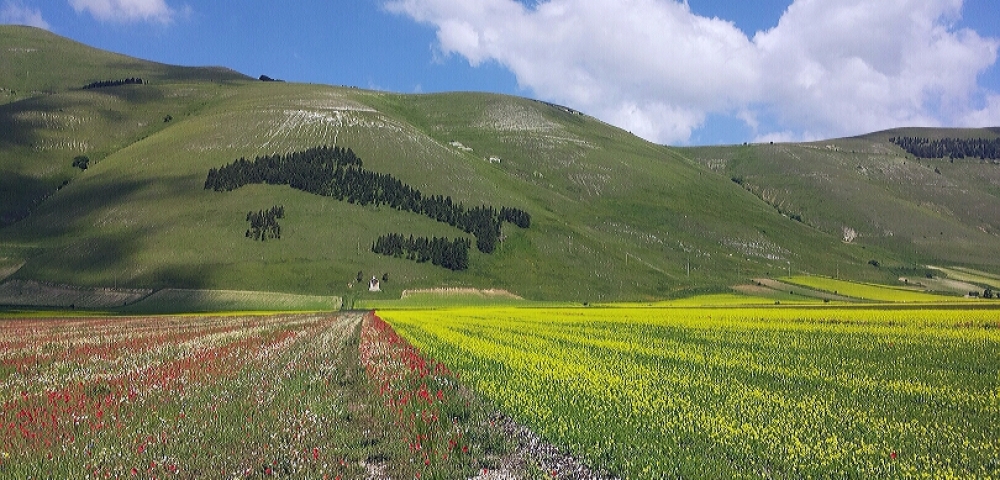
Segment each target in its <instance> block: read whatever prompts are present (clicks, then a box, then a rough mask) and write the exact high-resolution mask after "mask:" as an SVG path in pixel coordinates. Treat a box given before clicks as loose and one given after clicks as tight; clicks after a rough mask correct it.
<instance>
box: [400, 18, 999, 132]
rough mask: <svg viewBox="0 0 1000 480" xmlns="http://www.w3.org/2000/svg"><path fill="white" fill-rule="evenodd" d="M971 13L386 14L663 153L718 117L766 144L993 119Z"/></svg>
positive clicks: (446, 50)
mask: <svg viewBox="0 0 1000 480" xmlns="http://www.w3.org/2000/svg"><path fill="white" fill-rule="evenodd" d="M961 7H962V1H961V0H885V1H878V2H872V1H870V0H841V1H837V2H829V1H825V0H795V1H794V3H792V4H791V6H790V7H789V8H788V9H787V10H786V11H785V13H784V14H783V15H782V17H781V19H780V20H779V22H778V25H777V26H776V27H774V28H772V29H770V30H768V31H763V32H756V33H755V34H754V35H753V36H749V35H747V34H746V33H745V32H743V31H742V30H740V29H739V28H737V27H736V25H735V24H734V23H732V22H730V21H727V20H723V19H718V18H711V19H710V18H705V17H701V16H698V15H696V14H694V13H693V12H692V11H691V10H690V8H689V7H688V5H687V3H686V2H678V1H675V0H543V1H540V2H536V3H534V4H533V5H532V6H526V5H524V4H523V3H521V2H518V1H516V0H479V1H475V2H468V1H463V0H392V1H390V2H388V3H387V4H386V8H387V9H388V10H389V11H391V12H395V13H398V14H402V15H406V16H409V17H410V18H412V19H414V20H415V21H417V22H421V23H425V24H428V25H431V26H432V27H434V28H435V29H436V31H437V43H438V44H437V48H439V49H440V51H441V53H443V54H445V55H460V56H461V57H464V58H465V59H467V60H468V61H469V63H470V64H472V65H474V66H475V65H479V64H481V63H483V62H489V61H493V62H497V63H499V64H501V65H503V66H504V67H505V68H507V69H509V70H510V71H512V72H513V73H514V75H515V76H516V78H517V81H518V83H519V84H520V85H521V86H522V87H524V88H528V89H530V90H532V91H533V92H535V94H537V95H538V96H539V97H542V98H545V99H547V100H552V101H557V102H563V103H567V104H569V105H572V106H574V107H576V108H580V109H583V110H586V111H588V112H590V113H592V114H594V115H595V116H597V117H599V118H602V119H604V120H606V121H608V122H610V123H613V124H616V125H618V126H621V127H623V128H626V129H628V130H631V131H633V133H636V134H638V135H641V136H643V137H645V138H648V139H650V140H653V141H657V142H663V143H683V142H685V141H687V140H689V139H690V137H691V134H692V132H693V131H695V130H697V129H698V128H700V127H701V126H703V125H704V124H705V122H706V118H707V117H708V116H709V115H710V114H714V115H727V116H731V117H733V118H738V119H741V120H743V121H744V122H745V123H746V124H747V125H748V126H749V127H750V128H751V129H753V130H755V132H756V134H755V135H757V136H758V137H760V138H768V137H770V138H778V137H780V138H791V137H798V138H805V137H813V136H817V135H818V136H833V135H842V134H852V133H862V132H866V131H870V130H875V129H880V128H889V127H894V126H900V125H912V124H921V125H940V124H953V123H957V122H961V121H963V119H965V120H971V119H973V118H975V116H976V115H979V116H984V115H988V114H989V112H988V111H986V112H985V113H984V112H980V111H979V110H976V109H975V108H972V107H971V105H972V103H973V99H974V98H975V97H977V96H978V97H979V98H982V97H983V96H984V95H987V96H989V95H990V94H992V93H993V92H985V93H984V92H983V89H982V88H981V87H980V86H979V85H978V84H977V76H978V75H979V74H980V73H981V72H983V71H984V70H986V69H988V68H989V67H990V66H992V65H993V64H994V63H995V62H996V59H997V49H998V42H997V40H996V39H988V38H982V37H981V36H979V35H978V34H977V33H976V32H974V31H971V30H960V29H956V28H954V27H953V25H954V21H955V20H957V19H959V18H960V14H961ZM990 98H992V97H990ZM977 112H978V113H977ZM762 117H766V118H767V119H769V120H768V121H762V120H761V118H762ZM757 129H762V130H763V131H758V130H757Z"/></svg>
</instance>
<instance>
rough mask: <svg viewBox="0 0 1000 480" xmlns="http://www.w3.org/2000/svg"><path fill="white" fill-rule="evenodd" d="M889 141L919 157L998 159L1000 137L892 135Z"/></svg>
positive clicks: (999, 155) (999, 156)
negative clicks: (931, 137)
mask: <svg viewBox="0 0 1000 480" xmlns="http://www.w3.org/2000/svg"><path fill="white" fill-rule="evenodd" d="M889 141H890V142H892V143H895V144H896V145H899V146H900V147H901V148H902V149H903V150H906V152H907V153H909V154H910V155H913V156H915V157H920V158H951V159H956V158H966V157H968V158H978V159H980V160H997V159H1000V138H995V139H993V140H988V139H985V138H942V139H939V140H931V139H929V138H923V137H892V138H890V139H889Z"/></svg>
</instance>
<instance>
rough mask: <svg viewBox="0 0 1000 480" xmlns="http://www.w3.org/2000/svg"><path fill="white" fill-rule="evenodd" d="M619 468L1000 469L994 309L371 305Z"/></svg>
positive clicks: (665, 472)
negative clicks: (402, 308) (419, 307)
mask: <svg viewBox="0 0 1000 480" xmlns="http://www.w3.org/2000/svg"><path fill="white" fill-rule="evenodd" d="M379 315H380V316H381V317H382V318H384V319H385V320H386V321H387V322H389V323H390V324H392V325H393V327H394V328H395V329H396V330H397V331H398V332H399V333H400V335H402V336H403V337H405V338H406V339H408V340H409V341H410V342H411V343H412V344H413V345H415V346H416V347H417V348H419V349H420V350H422V351H423V352H424V354H426V355H429V356H431V357H433V358H436V359H437V360H439V361H441V362H443V363H445V364H447V365H448V366H449V368H450V369H451V370H452V371H454V372H456V373H458V374H460V378H461V380H462V382H463V383H464V384H466V385H468V386H469V387H471V388H473V389H475V390H476V391H477V392H479V393H480V394H481V395H482V396H484V397H485V398H486V399H487V400H488V401H491V402H493V403H494V404H495V405H496V406H497V407H498V408H499V409H500V410H502V411H504V412H506V413H508V414H511V415H512V416H514V417H515V419H517V420H519V421H520V422H523V423H525V424H526V425H528V426H529V427H531V428H533V429H535V430H536V431H537V432H539V433H540V434H541V435H543V436H544V437H545V438H546V439H548V440H549V441H552V442H554V443H556V444H560V445H564V446H566V447H567V448H569V449H570V450H571V451H572V452H573V453H575V454H577V455H580V456H582V457H583V458H584V459H585V460H586V461H588V462H589V463H591V464H593V465H594V466H597V467H603V468H606V469H608V470H609V471H611V472H612V473H614V474H617V475H619V476H621V477H623V478H675V477H683V478H731V477H765V478H772V477H779V478H787V477H821V478H828V477H837V478H840V477H851V478H882V477H887V476H888V477H925V478H998V477H1000V440H998V439H1000V374H998V372H1000V348H998V347H1000V323H998V322H1000V313H998V311H997V310H996V309H995V308H985V309H974V308H971V307H959V308H943V307H925V308H896V309H892V308H886V307H882V308H871V307H856V306H855V307H734V308H514V307H505V308H499V307H498V308H452V309H441V310H433V311H430V310H423V311H419V310H416V311H381V312H379Z"/></svg>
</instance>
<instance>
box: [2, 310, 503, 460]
mask: <svg viewBox="0 0 1000 480" xmlns="http://www.w3.org/2000/svg"><path fill="white" fill-rule="evenodd" d="M0 402H2V407H3V408H2V410H0V478H18V479H31V478H93V479H104V478H227V479H228V478H313V479H339V478H343V479H348V478H352V479H353V478H459V477H462V478H469V477H470V476H472V475H475V474H476V473H477V472H479V471H481V469H482V468H485V467H484V465H483V464H482V463H480V461H479V460H478V459H480V458H487V457H489V456H490V455H495V454H500V453H502V448H503V447H504V445H503V442H502V441H499V440H495V439H491V437H490V436H489V434H488V432H487V433H483V432H482V430H483V429H481V428H480V426H481V423H482V418H484V416H483V415H482V414H481V413H480V410H478V408H479V407H478V406H477V404H475V402H474V399H473V398H471V397H470V395H468V394H467V393H463V390H462V389H460V388H459V387H458V384H457V382H456V381H455V379H454V378H453V377H451V374H450V372H449V371H448V370H447V369H446V368H444V367H443V366H442V365H439V364H436V363H433V362H430V361H428V360H425V359H424V358H423V357H421V356H420V355H419V354H418V353H417V352H416V351H415V350H414V349H413V348H412V347H409V346H408V345H407V344H406V343H405V342H403V341H401V340H400V339H399V337H398V336H396V335H395V333H394V332H393V330H392V329H391V328H389V327H388V326H387V325H385V323H384V322H381V320H379V319H378V318H377V317H375V316H374V315H372V314H363V313H345V314H315V315H308V314H296V315H270V316H198V317H144V318H113V317H111V318H82V319H66V318H63V319H5V320H4V319H0Z"/></svg>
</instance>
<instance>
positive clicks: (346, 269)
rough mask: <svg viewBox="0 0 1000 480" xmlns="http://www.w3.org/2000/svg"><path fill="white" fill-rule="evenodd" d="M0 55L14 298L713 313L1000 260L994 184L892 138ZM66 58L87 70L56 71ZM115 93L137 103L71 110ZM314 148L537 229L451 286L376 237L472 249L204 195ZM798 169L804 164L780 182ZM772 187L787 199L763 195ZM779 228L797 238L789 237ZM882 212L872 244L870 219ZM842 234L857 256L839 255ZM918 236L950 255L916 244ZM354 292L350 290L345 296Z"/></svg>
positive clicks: (317, 207)
mask: <svg viewBox="0 0 1000 480" xmlns="http://www.w3.org/2000/svg"><path fill="white" fill-rule="evenodd" d="M0 39H2V40H3V42H2V44H3V45H4V46H5V47H4V48H3V49H0V66H4V68H2V69H0V88H2V89H4V90H3V91H4V92H14V91H16V92H17V93H16V94H8V97H9V98H8V101H7V103H5V104H2V105H0V170H2V171H3V176H2V179H0V188H2V190H0V192H2V193H0V197H2V199H0V200H2V205H0V225H2V226H0V276H6V277H7V281H28V280H31V281H40V282H48V283H54V284H68V285H76V286H88V287H111V288H129V289H152V290H157V289H163V288H182V289H215V290H264V291H272V292H285V293H296V294H306V295H339V296H345V297H347V298H349V299H350V298H355V297H358V296H362V297H378V298H391V297H394V296H395V297H398V296H399V294H400V293H401V292H402V290H405V289H418V288H437V287H471V288H497V289H506V290H509V291H511V292H513V293H515V294H517V295H520V296H522V297H525V298H528V299H549V300H573V301H607V300H628V299H636V300H647V299H657V298H664V297H670V296H676V295H680V294H683V293H686V292H694V291H724V290H726V289H728V287H729V286H731V285H734V284H738V283H743V282H746V281H747V279H749V278H756V277H762V276H777V275H786V274H820V275H829V276H834V275H839V276H840V277H841V278H853V279H861V280H870V281H883V282H888V281H895V279H896V278H897V277H898V276H899V274H900V273H899V272H900V271H901V270H906V269H910V270H914V269H920V268H923V266H924V265H926V264H936V265H937V264H940V265H943V266H967V267H977V268H981V269H985V270H988V271H992V272H995V271H997V270H998V269H1000V267H998V265H1000V260H997V258H996V256H995V255H990V254H989V252H990V251H994V252H995V251H997V250H1000V239H998V237H997V235H996V232H997V231H1000V230H998V228H1000V226H998V225H996V223H997V222H998V221H1000V220H998V219H997V215H996V207H995V206H996V205H997V203H996V200H997V183H996V180H995V179H996V178H997V177H996V176H995V173H993V174H988V173H972V172H974V171H975V172H980V171H979V170H974V169H975V168H984V169H985V168H995V167H991V166H985V165H984V166H979V165H971V164H970V165H969V166H968V169H967V170H959V168H960V167H962V166H961V165H959V166H954V167H952V166H951V164H949V165H948V166H943V167H944V168H942V169H941V170H943V175H938V174H935V173H934V170H933V168H931V167H930V166H928V165H923V164H920V163H918V162H916V161H914V160H912V159H907V158H905V157H904V155H903V153H902V150H899V149H898V148H896V147H895V146H893V145H891V144H890V143H888V141H887V138H888V137H887V135H884V134H878V135H874V136H870V137H865V138H861V139H850V140H838V141H836V145H835V147H831V148H827V147H826V146H824V145H820V144H816V145H812V144H810V145H776V146H752V147H718V148H704V149H674V148H668V147H663V146H659V145H654V144H651V143H648V142H646V141H643V140H641V139H639V138H637V137H634V136H632V135H630V134H628V133H627V132H625V131H622V130H620V129H618V128H615V127H612V126H610V125H607V124H604V123H602V122H600V121H598V120H596V119H594V118H591V117H589V116H586V115H584V114H582V113H580V112H576V111H574V110H572V109H570V108H566V107H561V106H557V105H551V104H546V103H542V102H537V101H533V100H529V99H524V98H516V97H509V96H501V95H493V94H481V93H447V94H430V95H399V94H392V93H385V92H376V91H367V90H360V89H355V88H345V87H331V86H321V85H303V84H294V83H273V82H258V81H254V80H252V79H249V78H248V77H245V76H242V75H240V74H237V73H235V72H231V71H228V70H224V69H218V68H184V67H172V66H165V65H159V64H155V63H150V62H144V61H141V60H136V59H129V58H126V57H121V56H119V55H115V54H111V53H106V52H101V51H97V50H93V49H90V48H88V47H85V46H82V45H79V44H77V43H74V42H71V41H69V40H65V39H61V38H59V37H56V36H54V35H52V34H49V33H47V32H42V31H38V30H34V29H29V28H25V27H7V26H0ZM7 45H10V47H7ZM64 58H74V59H79V61H78V62H77V63H71V64H70V66H69V67H64V66H62V65H61V64H60V63H59V59H64ZM7 65H16V66H17V68H16V69H7V68H6V66H7ZM15 70H16V71H15ZM22 70H23V71H24V72H25V73H24V74H23V75H21V74H20V73H18V72H20V71H22ZM131 77H141V78H143V79H144V80H147V83H146V84H143V85H121V86H115V87H106V88H99V89H91V90H82V89H81V87H82V86H83V85H86V84H88V83H90V82H94V81H100V80H114V79H120V78H131ZM25 92H27V93H25ZM322 145H330V146H333V145H336V146H340V147H345V148H351V149H352V150H353V151H354V152H356V153H357V155H358V156H359V157H361V158H362V159H363V161H364V167H365V168H366V169H369V170H372V171H375V172H379V173H383V174H391V175H392V176H393V177H395V178H396V179H399V180H400V181H401V182H404V183H406V184H407V185H410V186H412V187H413V188H416V189H419V190H420V191H421V192H423V193H424V194H426V195H442V196H450V197H451V198H452V199H453V200H454V201H455V202H460V203H462V204H464V205H465V206H467V207H472V206H479V205H489V206H493V207H496V208H499V207H500V206H509V207H515V208H518V209H522V210H524V211H527V212H529V213H530V214H531V216H532V222H531V227H530V228H528V229H519V228H517V227H514V226H512V225H509V224H507V225H506V226H504V228H503V232H502V235H503V238H504V241H503V242H502V243H501V245H500V247H499V248H498V250H497V251H496V252H494V253H492V254H484V253H480V252H478V251H476V250H475V249H473V250H472V251H471V252H470V255H471V258H470V267H469V269H468V270H465V271H458V272H452V271H449V270H446V269H443V268H441V267H437V266H433V265H431V264H430V263H416V262H414V261H411V260H407V259H405V258H393V257H385V256H381V255H376V254H374V253H372V252H371V251H370V248H371V245H372V243H373V242H374V241H375V239H376V238H377V237H378V236H380V235H383V234H386V233H402V234H404V235H410V234H413V235H416V236H426V237H432V236H438V237H448V238H455V237H460V236H463V237H469V236H468V235H467V234H465V233H464V232H462V231H461V230H459V229H457V228H454V227H451V226H449V225H446V224H444V223H439V222H436V221H434V220H431V219H429V218H427V217H425V216H421V215H417V214H414V213H409V212H406V211H401V210H396V209H392V208H390V207H388V206H385V205H383V206H372V205H366V206H362V205H360V204H353V203H349V202H345V201H338V200H337V199H336V198H333V197H326V196H319V195H314V194H310V193H306V192H303V191H301V190H296V189H293V188H290V187H288V186H278V185H249V186H245V187H242V188H239V189H237V190H235V191H232V192H215V191H212V190H206V189H205V188H204V182H205V179H206V175H207V173H208V171H209V169H211V168H218V167H220V166H222V165H225V164H228V163H230V162H233V161H234V160H236V159H238V158H248V159H253V158H254V157H256V156H259V155H268V154H274V153H279V154H283V153H288V152H295V151H301V150H305V149H308V148H310V147H314V146H322ZM851 150H853V151H855V152H864V153H847V152H849V151H851ZM787 152H791V153H787ZM802 152H808V153H810V154H811V155H812V154H814V153H815V155H816V158H819V159H820V160H817V161H811V160H809V159H805V160H802V161H798V160H796V161H793V160H795V155H798V156H799V157H803V156H804V153H802ZM79 155H86V156H88V157H89V158H90V159H91V160H92V162H91V164H90V167H89V168H87V169H86V170H80V169H78V168H75V167H73V166H72V162H73V159H74V158H75V157H76V156H79ZM893 155H895V157H894V156H893ZM897 157H898V159H899V162H900V163H902V162H907V163H908V164H913V165H907V166H906V167H907V168H905V169H904V170H905V171H910V170H912V171H914V172H917V173H923V174H927V172H926V170H929V172H930V173H929V174H927V175H925V176H923V177H920V178H921V179H925V180H926V179H935V180H942V181H943V179H945V178H947V179H951V181H952V182H953V185H954V186H953V188H950V189H948V190H947V192H949V193H948V195H947V196H944V195H938V193H939V191H938V190H935V189H934V188H933V187H932V186H931V185H930V184H927V185H925V186H924V187H922V188H921V189H920V190H911V189H909V188H908V187H906V185H905V184H904V183H902V182H903V180H899V179H897V178H896V177H892V178H888V177H885V175H884V174H876V173H875V172H877V171H878V167H877V166H876V164H875V163H874V162H876V160H878V159H882V160H885V161H889V160H888V159H895V158H897ZM784 158H789V159H791V160H788V161H783V162H779V160H781V159H784ZM810 158H812V157H810ZM882 160H879V161H882ZM768 162H770V163H768ZM859 162H860V163H864V162H869V163H870V166H868V167H866V168H867V171H868V172H871V173H870V174H869V175H868V176H869V177H871V178H870V179H869V180H866V181H864V182H860V183H859V182H857V181H854V183H848V184H845V186H843V187H842V186H839V184H838V186H837V187H835V188H832V189H825V190H824V189H822V188H819V187H817V185H822V182H823V181H824V180H823V178H830V179H834V178H836V179H838V181H839V178H840V177H841V176H842V174H841V173H840V172H841V171H849V168H848V167H845V166H841V164H843V165H848V166H856V164H857V163H859ZM892 162H895V160H892ZM890 163H891V162H890ZM924 163H926V162H924ZM779 164H780V165H779ZM866 165H867V163H866ZM878 165H882V164H878ZM911 167H912V168H911ZM852 168H853V167H852ZM885 168H888V167H883V169H885ZM950 168H954V171H948V170H949V169H950ZM921 169H922V170H921ZM983 171H985V170H983ZM761 172H763V173H761ZM855 175H857V174H855ZM878 175H882V176H878ZM990 175H994V176H990ZM736 176H742V177H743V180H742V182H743V185H742V186H741V185H740V184H737V183H735V182H733V181H732V180H731V178H733V177H736ZM883 177H885V178H883ZM865 178H868V177H865ZM906 179H907V181H910V180H908V179H909V177H906ZM897 180H898V181H899V182H900V183H898V184H896V183H893V182H896V181H897ZM844 181H845V182H848V180H847V179H845V180H844ZM852 181H853V180H852ZM879 182H882V183H879ZM925 183H927V182H925ZM747 185H750V186H753V187H754V188H750V189H747V188H744V186H747ZM785 185H787V188H788V193H787V194H785V193H781V194H780V195H778V196H776V197H774V196H772V195H770V194H769V193H767V192H769V191H771V190H775V191H778V192H779V193H780V192H784V190H780V186H785ZM969 185H977V187H976V189H975V190H972V187H970V186H969ZM991 185H992V186H991ZM840 188H846V189H847V190H845V191H843V192H841V191H840V190H839V189H840ZM769 189H770V190H769ZM776 189H777V190H776ZM852 189H853V190H852ZM761 192H764V193H763V194H762V193H761ZM963 192H969V194H968V195H966V194H965V193H963ZM772 197H774V198H772ZM762 198H763V200H762ZM918 198H922V199H923V203H921V202H918V201H915V200H913V199H918ZM765 200H767V201H765ZM769 201H770V203H768V202H769ZM782 202H785V203H782ZM990 202H993V203H992V204H991V203H990ZM873 203H878V204H880V205H881V204H882V203H886V204H888V205H889V207H888V208H887V209H885V210H880V209H873V208H871V206H872V204H873ZM772 204H777V205H783V206H782V211H783V212H785V214H784V215H783V214H782V213H781V212H779V211H778V210H777V209H776V208H774V206H772ZM275 205H281V206H283V207H284V209H285V212H286V215H285V218H284V219H282V220H281V227H282V235H281V239H280V240H271V241H266V242H259V241H253V240H249V239H247V238H245V236H244V232H245V231H246V230H247V222H246V218H245V217H246V215H247V212H248V211H257V210H259V209H267V208H270V207H271V206H275ZM990 205H993V208H992V209H990V208H989V206H990ZM967 208H968V209H975V208H980V209H983V210H982V211H981V212H978V213H977V212H976V211H975V210H971V211H967V210H964V209H967ZM945 209H947V210H948V211H950V212H952V213H951V214H947V213H946V212H945ZM791 210H794V211H795V212H796V213H800V214H801V217H802V219H803V221H802V222H799V221H796V220H793V219H791V218H789V217H788V216H787V213H788V211H791ZM876 211H877V212H882V213H879V215H883V214H884V215H886V217H881V216H880V217H877V218H876V220H879V221H881V222H883V223H874V222H875V220H869V218H871V216H872V215H874V213H873V212H876ZM955 211H959V212H960V213H957V214H956V213H954V212H955ZM990 211H992V212H993V214H992V216H991V215H990ZM904 214H905V215H904ZM905 225H921V226H920V227H912V228H909V229H907V228H904V226H905ZM843 226H850V227H851V228H854V229H856V230H857V232H858V233H859V237H858V238H857V239H856V240H854V241H853V242H851V243H848V242H844V241H843V239H842V233H841V229H842V227H843ZM889 230H891V231H892V233H893V235H892V236H888V235H886V234H885V232H886V231H889ZM932 231H939V232H944V233H947V235H945V234H944V233H941V234H940V235H938V237H934V239H933V241H932V240H931V239H930V238H928V239H927V240H926V241H924V239H923V236H925V235H928V234H929V233H931V232H932ZM877 232H882V233H881V234H878V235H877V234H876V233H877ZM939 237H940V238H939ZM918 238H919V240H918ZM942 245H947V246H948V248H947V249H942V248H941V246H942ZM873 259H876V260H878V262H879V265H880V267H879V268H876V267H874V266H872V265H871V264H870V263H869V262H870V261H871V260H873ZM359 272H360V273H361V275H362V283H363V286H364V288H363V289H362V288H361V286H360V285H354V284H355V283H357V275H358V274H359ZM371 276H378V277H379V278H383V276H384V277H385V279H386V280H385V281H384V282H383V284H382V289H383V292H382V293H379V294H369V293H368V292H367V279H368V278H370V277H371ZM362 290H365V291H364V292H362Z"/></svg>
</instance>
